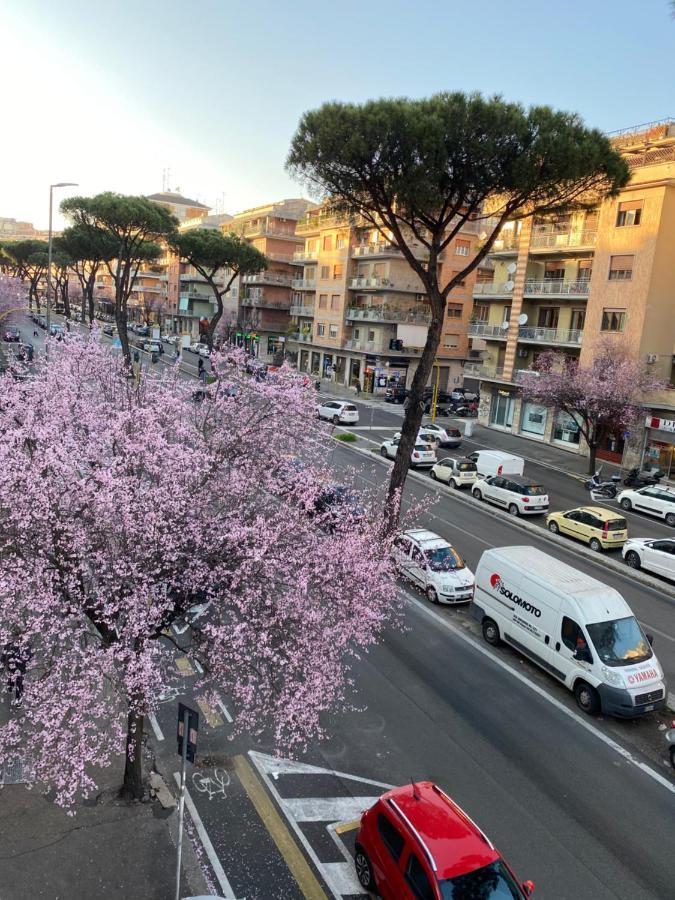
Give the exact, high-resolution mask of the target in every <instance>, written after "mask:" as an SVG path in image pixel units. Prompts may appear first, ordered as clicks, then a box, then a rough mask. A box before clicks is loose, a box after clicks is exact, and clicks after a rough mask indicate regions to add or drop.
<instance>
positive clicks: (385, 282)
mask: <svg viewBox="0 0 675 900" xmlns="http://www.w3.org/2000/svg"><path fill="white" fill-rule="evenodd" d="M349 288H350V290H352V291H410V292H412V293H414V294H423V293H424V288H423V287H422V285H421V284H412V283H410V282H407V283H406V284H404V283H403V282H400V281H392V280H391V278H380V277H379V276H375V275H373V276H371V277H370V278H366V277H365V276H364V275H357V276H356V277H355V278H350V279H349Z"/></svg>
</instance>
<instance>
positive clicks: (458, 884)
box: [439, 859, 523, 900]
mask: <svg viewBox="0 0 675 900" xmlns="http://www.w3.org/2000/svg"><path fill="white" fill-rule="evenodd" d="M439 886H440V889H441V897H442V898H443V900H522V896H523V892H522V890H521V889H520V887H519V886H518V884H517V883H516V881H515V880H514V878H513V876H512V875H511V873H510V872H509V870H508V869H507V868H506V866H505V865H504V863H503V862H502V861H501V860H499V859H498V860H496V861H495V862H493V863H490V865H489V866H483V868H482V869H475V870H474V871H473V872H468V873H467V874H466V875H457V876H455V878H446V879H444V880H443V881H441V882H439Z"/></svg>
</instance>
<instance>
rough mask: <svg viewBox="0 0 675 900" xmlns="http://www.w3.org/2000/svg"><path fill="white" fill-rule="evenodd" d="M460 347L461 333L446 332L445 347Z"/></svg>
mask: <svg viewBox="0 0 675 900" xmlns="http://www.w3.org/2000/svg"><path fill="white" fill-rule="evenodd" d="M457 347H459V335H458V334H446V335H445V339H444V341H443V349H444V350H454V349H456V348H457Z"/></svg>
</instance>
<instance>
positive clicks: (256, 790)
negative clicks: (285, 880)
mask: <svg viewBox="0 0 675 900" xmlns="http://www.w3.org/2000/svg"><path fill="white" fill-rule="evenodd" d="M234 771H235V772H236V773H237V777H238V778H239V781H240V782H241V784H242V787H243V788H244V790H245V791H246V793H247V794H248V796H249V799H250V801H251V803H252V804H253V806H254V807H255V811H256V812H257V813H258V815H259V816H260V818H261V819H262V822H263V824H264V826H265V828H267V830H268V831H269V833H270V835H271V837H272V840H273V841H274V843H275V844H276V845H277V848H278V849H279V852H280V853H281V855H282V856H283V858H284V861H285V863H286V865H287V866H288V868H289V870H290V873H291V875H292V876H293V878H295V880H296V882H297V883H298V887H299V888H300V890H301V891H302V895H303V897H305V900H327V897H326V894H325V892H324V890H323V888H322V887H321V885H320V884H319V881H318V879H317V877H316V875H315V874H314V872H313V871H312V869H311V867H310V865H309V863H308V862H307V860H306V859H305V857H304V855H303V854H302V852H301V850H300V848H299V847H298V845H297V844H296V842H295V840H294V839H293V837H292V835H291V833H290V831H289V830H288V828H287V827H286V825H285V824H284V821H283V819H282V818H281V816H280V815H279V813H278V812H277V810H276V807H275V806H274V804H273V803H272V801H271V800H270V798H269V796H268V795H267V793H266V791H265V789H264V788H263V786H262V784H261V783H260V780H259V779H258V777H257V776H256V774H255V772H254V771H253V769H252V768H251V765H250V763H249V762H248V760H247V759H246V758H245V757H243V756H235V758H234Z"/></svg>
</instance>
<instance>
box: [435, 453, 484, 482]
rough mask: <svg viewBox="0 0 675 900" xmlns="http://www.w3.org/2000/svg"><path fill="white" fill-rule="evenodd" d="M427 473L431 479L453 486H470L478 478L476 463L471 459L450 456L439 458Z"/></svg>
mask: <svg viewBox="0 0 675 900" xmlns="http://www.w3.org/2000/svg"><path fill="white" fill-rule="evenodd" d="M429 474H430V475H431V477H432V478H433V479H435V480H437V481H442V482H444V483H445V484H448V485H450V487H453V488H461V487H470V486H471V485H472V484H475V481H476V479H477V478H478V472H477V471H476V463H475V462H473V460H471V459H456V458H454V457H452V456H445V457H444V458H443V459H439V460H438V462H437V463H436V465H435V466H433V467H432V469H431V472H430V473H429Z"/></svg>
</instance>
